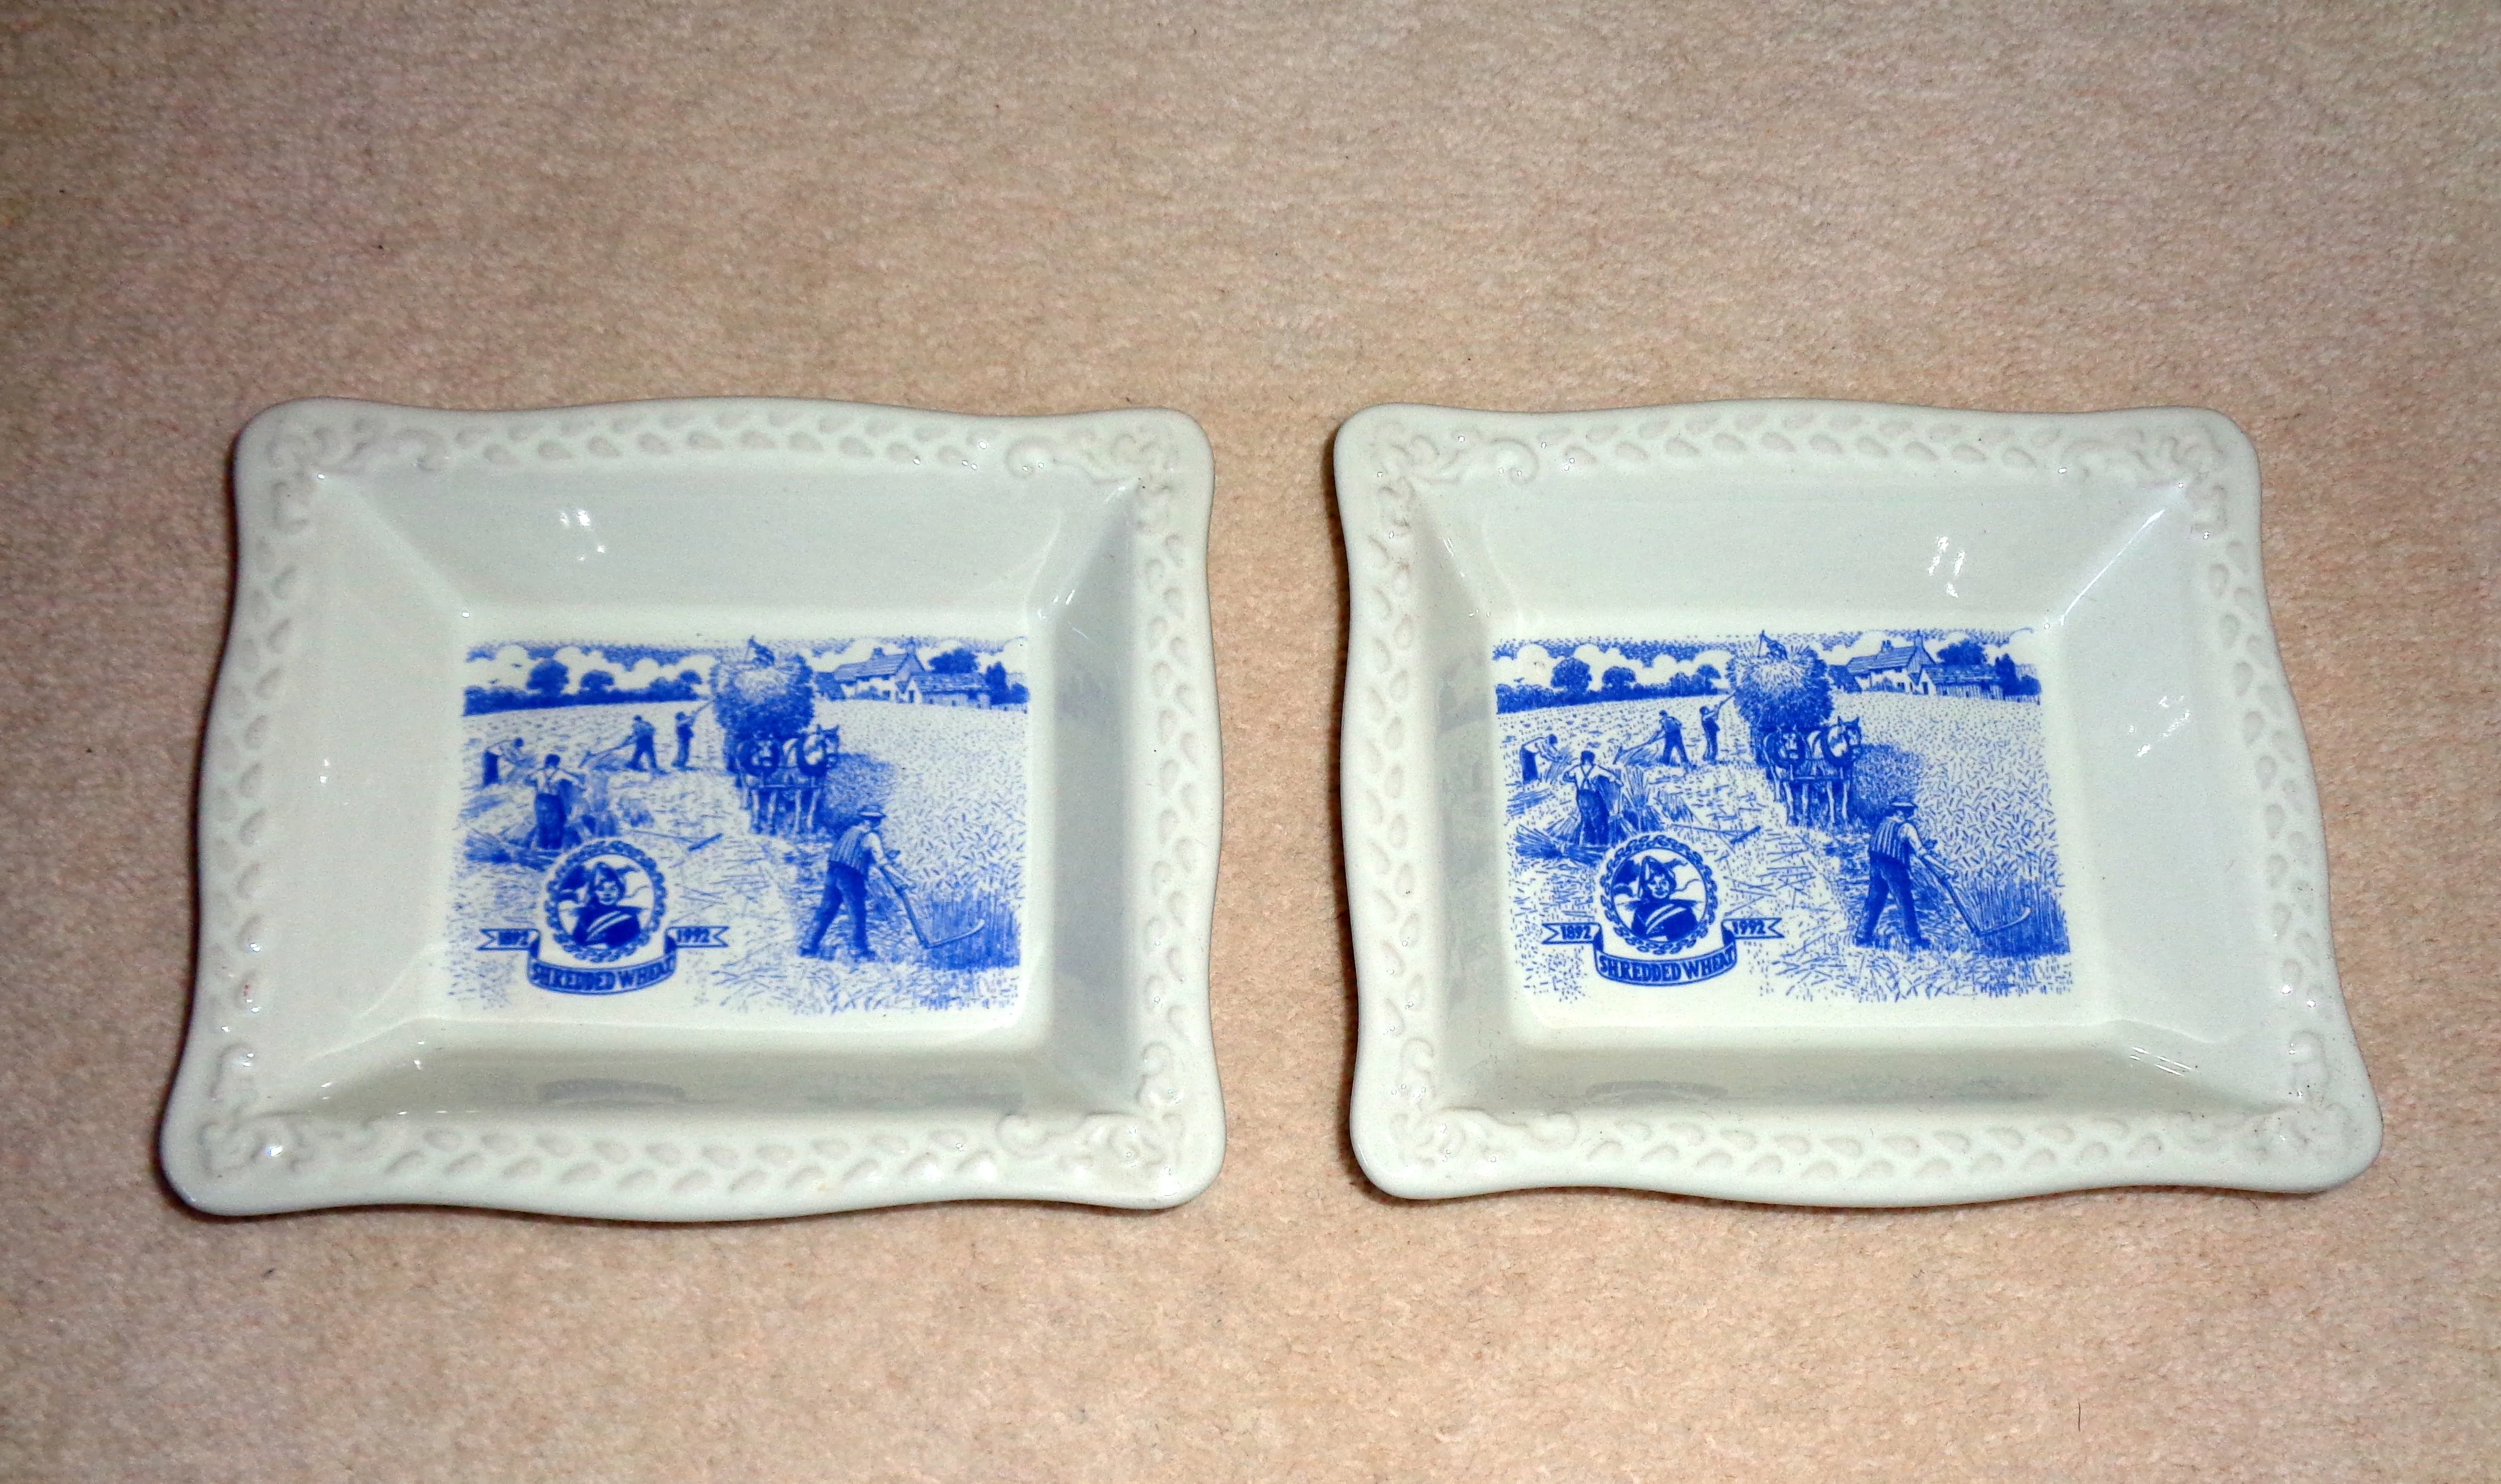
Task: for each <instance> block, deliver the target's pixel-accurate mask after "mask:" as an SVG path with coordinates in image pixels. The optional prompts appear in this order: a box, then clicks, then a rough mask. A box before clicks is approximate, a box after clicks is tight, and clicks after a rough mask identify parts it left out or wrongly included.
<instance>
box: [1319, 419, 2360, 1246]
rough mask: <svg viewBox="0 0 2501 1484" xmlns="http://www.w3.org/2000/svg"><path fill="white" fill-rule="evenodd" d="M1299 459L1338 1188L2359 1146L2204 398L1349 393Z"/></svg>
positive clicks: (2087, 1164)
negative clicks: (1338, 988) (1341, 695)
mask: <svg viewBox="0 0 2501 1484" xmlns="http://www.w3.org/2000/svg"><path fill="white" fill-rule="evenodd" d="M1336 457H1337V481H1338V499H1339V505H1340V511H1341V515H1342V518H1343V520H1344V522H1345V527H1346V537H1347V551H1348V560H1349V563H1350V566H1351V581H1352V588H1353V622H1354V628H1353V636H1352V641H1351V658H1350V666H1349V674H1348V678H1347V710H1346V734H1345V740H1344V748H1345V753H1344V777H1343V785H1344V793H1345V813H1346V834H1347V854H1348V873H1349V882H1350V894H1351V906H1352V910H1353V916H1354V940H1355V955H1356V965H1357V973H1358V979H1359V983H1360V998H1361V1020H1362V1025H1361V1034H1360V1039H1359V1043H1358V1051H1357V1055H1356V1074H1355V1090H1354V1101H1353V1108H1352V1133H1353V1140H1354V1145H1355V1149H1356V1151H1357V1153H1358V1155H1359V1156H1360V1158H1361V1160H1362V1162H1363V1166H1364V1169H1365V1170H1366V1171H1367V1172H1369V1173H1370V1175H1371V1176H1372V1178H1373V1179H1374V1180H1375V1181H1376V1182H1377V1183H1378V1184H1380V1185H1381V1186H1382V1187H1383V1188H1384V1189H1385V1190H1388V1191H1391V1192H1393V1193H1395V1194H1398V1195H1402V1196H1414V1197H1425V1196H1455V1195H1465V1194H1471V1193H1476V1192H1483V1191H1492V1190H1505V1189H1514V1188H1518V1187H1523V1186H1544V1185H1615V1186H1629V1187H1638V1188H1644V1189H1651V1190H1665V1191H1679V1192H1686V1193H1691V1194H1696V1195H1706V1196H1716V1197H1724V1198H1731V1199H1738V1200H1748V1201H1766V1202H1790V1203H1802V1204H1833V1205H1908V1204H1932V1203H1942V1202H1954V1201H1976V1200H1986V1199H1992V1198H1997V1197H2008V1196H2017V1195H2024V1194H2031V1193H2037V1192H2044V1191H2054V1190H2068V1189H2076V1188H2080V1187H2087V1186H2101V1185H2121V1184H2157V1183H2158V1184H2172V1183H2184V1184H2202V1185H2223V1186H2239V1187H2246V1188H2251V1189H2262V1190H2287V1191H2289V1190H2316V1189H2319V1188H2321V1187H2325V1186H2329V1185H2333V1184H2336V1183H2337V1182H2339V1181H2342V1180H2345V1179H2347V1178H2350V1177H2351V1175H2353V1174H2354V1173H2355V1172H2357V1171H2360V1170H2361V1169H2362V1168H2363V1166H2365V1165H2366V1164H2368V1163H2369V1162H2370V1160H2371V1158H2372V1156H2373V1155H2374V1153H2375V1152H2376V1151H2377V1149H2378V1147H2379V1139H2380V1123H2379V1112H2378V1108H2377V1105H2376V1104H2375V1103H2374V1101H2373V1098H2372V1095H2371V1089H2370V1086H2369V1083H2368V1082H2367V1081H2366V1079H2365V1077H2364V1074H2363V1070H2362V1063H2361V1059H2360V1057H2359V1055H2358V1054H2357V1053H2356V1051H2355V1048H2354V1044H2353V1039H2352V1036H2351V1031H2350V1029H2349V1028H2348V1026H2347V1023H2346V1020H2345V1015H2344V1010H2343V1006H2342V1004H2341V1002H2340V999H2339V996H2338V992H2337V986H2336V971H2335V960H2334V957H2333V955H2332V952H2331V950H2330V947H2329V941H2328V930H2327V914H2326V882H2325V879H2324V857H2323V854H2322V851H2321V846H2320V840H2319V832H2318V805H2317V800H2316V796H2315V792H2314V788H2313V784H2312V780H2311V775H2310V768H2309V762H2308V758H2307V755H2306V753H2305V751H2304V748H2303V744H2302V740H2301V731H2300V725H2299V723H2298V721H2297V720H2296V719H2295V717H2294V714H2293V709H2292V703H2291V700H2290V698H2289V696H2288V695H2287V694H2286V691H2285V688H2284V675H2283V671H2282V668H2281V666H2280V664H2279V662H2278V660H2277V656H2276V648H2275V640H2274V635H2273V632H2272V630H2271V629H2270V627H2269V624H2268V620H2267V609H2266V601H2265V598H2264V596H2263V589H2262V587H2261V585H2260V581H2259V575H2258V534H2257V503H2258V502H2257V494H2258V483H2257V469H2256V463H2255V460H2254V457H2253V456H2252V454H2251V448H2250V445H2249V442H2248V440H2247V439H2246V438H2244V437H2243V436H2242V434H2241V433H2240V431H2239V430H2238V429H2237V428H2235V427H2233V426H2232V424H2231V423H2229V422H2228V421H2226V420H2225V419H2223V418H2222V417H2220V416H2218V415H2216V414H2214V413H2212V412H2194V411H2184V410H2177V409H2172V410H2156V411H2147V412H2107V413H2095V414H2089V415H2076V416H2011V415H1998V414H1989V413H1974V412H1935V411H1929V410H1924V409H1917V408H1902V407H1880V406H1867V405H1851V404H1839V403H1816V402H1761V403H1729V404H1719V405H1710V406H1698V407H1684V408H1654V409H1645V410H1638V411H1629V412H1591V413H1557V414H1552V415H1525V414H1516V413H1494V412H1457V411H1450V410H1445V409H1436V408H1422V407H1381V408H1374V409H1371V410H1369V411H1367V412H1362V413H1360V414H1358V415H1356V416H1355V417H1353V418H1352V419H1351V420H1350V421H1349V422H1348V423H1347V424H1346V426H1345V428H1344V429H1343V430H1342V431H1341V432H1340V433H1339V435H1338V443H1337V455H1336ZM1904 801H1907V805H1908V807H1907V808H1897V807H1896V806H1897V804H1898V803H1901V802H1904ZM1887 820H1890V821H1893V822H1891V823H1887Z"/></svg>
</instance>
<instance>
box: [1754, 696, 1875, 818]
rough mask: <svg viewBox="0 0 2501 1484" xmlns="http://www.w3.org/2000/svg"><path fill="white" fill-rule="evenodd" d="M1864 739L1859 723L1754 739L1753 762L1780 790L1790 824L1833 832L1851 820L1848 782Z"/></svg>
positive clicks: (1853, 721) (1828, 724)
mask: <svg viewBox="0 0 2501 1484" xmlns="http://www.w3.org/2000/svg"><path fill="white" fill-rule="evenodd" d="M1865 743H1866V737H1865V734H1864V733H1863V732H1862V731H1861V729H1860V727H1859V724H1858V718H1857V717H1855V716H1852V717H1851V718H1850V719H1849V720H1847V721H1828V722H1825V723H1824V724H1823V725H1821V726H1819V727H1808V728H1805V729H1802V730H1799V731H1791V732H1765V733H1761V734H1759V735H1758V736H1756V737H1755V739H1754V761H1755V762H1756V763H1758V764H1760V765H1761V767H1762V770H1763V775H1764V776H1766V777H1768V778H1770V779H1771V780H1772V786H1773V787H1774V788H1775V789H1776V790H1778V791H1779V793H1780V796H1781V807H1782V808H1784V809H1785V810H1786V811H1787V813H1788V816H1789V822H1790V823H1791V824H1816V825H1823V826H1827V827H1836V826H1839V825H1841V824H1842V823H1844V822H1845V821H1847V820H1848V819H1849V817H1850V783H1851V773H1852V772H1853V769H1854V765H1855V762H1856V759H1857V754H1858V750H1859V748H1860V747H1862V746H1863V745H1865Z"/></svg>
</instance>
